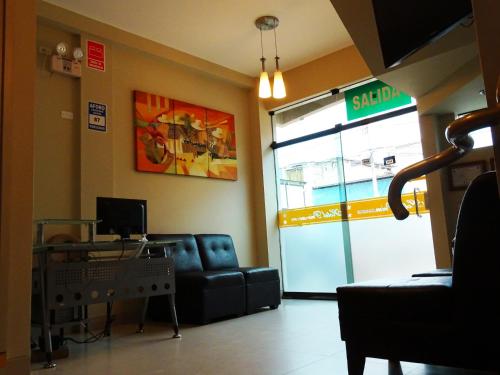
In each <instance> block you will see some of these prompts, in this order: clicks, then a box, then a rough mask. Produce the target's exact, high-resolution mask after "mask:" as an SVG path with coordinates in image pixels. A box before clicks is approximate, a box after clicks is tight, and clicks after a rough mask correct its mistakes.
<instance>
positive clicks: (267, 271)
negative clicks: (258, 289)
mask: <svg viewBox="0 0 500 375" xmlns="http://www.w3.org/2000/svg"><path fill="white" fill-rule="evenodd" d="M238 271H241V272H242V273H243V275H244V276H245V280H246V282H247V284H254V283H263V282H267V281H279V279H280V277H279V274H278V270H277V269H275V268H266V267H240V268H238Z"/></svg>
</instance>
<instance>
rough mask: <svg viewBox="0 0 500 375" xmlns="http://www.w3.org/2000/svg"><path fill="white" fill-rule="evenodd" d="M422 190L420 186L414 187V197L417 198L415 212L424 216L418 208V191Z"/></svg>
mask: <svg viewBox="0 0 500 375" xmlns="http://www.w3.org/2000/svg"><path fill="white" fill-rule="evenodd" d="M419 191H420V189H419V188H415V189H413V199H414V200H415V213H416V214H417V216H418V217H422V215H421V214H420V212H419V210H418V198H417V193H418V192H419Z"/></svg>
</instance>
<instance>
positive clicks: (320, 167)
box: [276, 134, 343, 209]
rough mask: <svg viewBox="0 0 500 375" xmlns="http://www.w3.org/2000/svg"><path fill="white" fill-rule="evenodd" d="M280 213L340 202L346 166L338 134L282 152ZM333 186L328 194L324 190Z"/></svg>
mask: <svg viewBox="0 0 500 375" xmlns="http://www.w3.org/2000/svg"><path fill="white" fill-rule="evenodd" d="M276 152H277V163H278V168H279V186H280V200H279V201H280V209H282V208H299V207H308V206H313V205H318V204H326V203H335V202H340V201H341V197H342V193H343V191H342V189H341V188H340V186H342V183H343V179H342V176H343V166H342V158H341V154H340V136H339V134H335V135H330V136H326V137H321V138H318V139H313V140H311V141H307V142H302V143H298V144H295V145H291V146H287V147H282V148H279V149H278V150H277V151H276ZM324 186H334V187H335V188H334V189H330V191H329V192H328V194H325V193H324V192H323V191H322V190H321V188H322V187H324Z"/></svg>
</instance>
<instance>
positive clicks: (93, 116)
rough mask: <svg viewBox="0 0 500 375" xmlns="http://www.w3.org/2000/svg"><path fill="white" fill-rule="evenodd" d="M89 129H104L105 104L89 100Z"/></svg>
mask: <svg viewBox="0 0 500 375" xmlns="http://www.w3.org/2000/svg"><path fill="white" fill-rule="evenodd" d="M88 112H89V129H91V130H97V131H101V132H105V131H106V104H101V103H95V102H89V107H88Z"/></svg>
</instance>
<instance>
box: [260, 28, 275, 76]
mask: <svg viewBox="0 0 500 375" xmlns="http://www.w3.org/2000/svg"><path fill="white" fill-rule="evenodd" d="M273 31H274V50H275V51H276V56H275V59H276V70H280V67H279V63H278V60H279V59H280V58H279V57H278V43H277V42H276V21H274V28H273ZM261 33H262V31H261Z"/></svg>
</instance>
